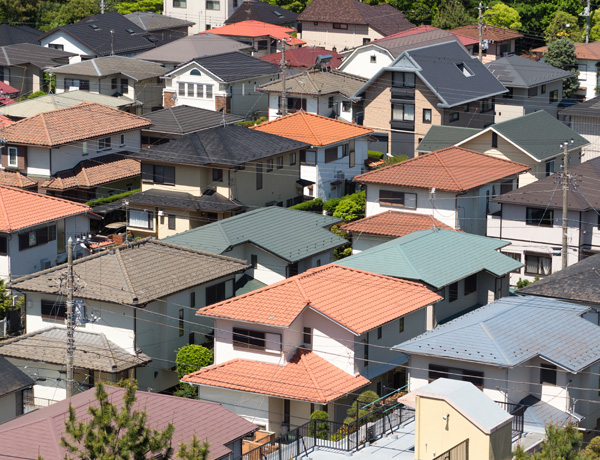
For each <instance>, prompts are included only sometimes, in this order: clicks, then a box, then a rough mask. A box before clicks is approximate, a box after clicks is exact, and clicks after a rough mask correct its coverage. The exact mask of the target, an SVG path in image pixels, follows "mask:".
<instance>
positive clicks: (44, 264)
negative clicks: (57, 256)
mask: <svg viewBox="0 0 600 460" xmlns="http://www.w3.org/2000/svg"><path fill="white" fill-rule="evenodd" d="M40 266H41V268H42V270H46V269H47V268H50V267H52V262H50V260H48V259H42V260H40Z"/></svg>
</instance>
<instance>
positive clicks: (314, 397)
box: [0, 348, 369, 458]
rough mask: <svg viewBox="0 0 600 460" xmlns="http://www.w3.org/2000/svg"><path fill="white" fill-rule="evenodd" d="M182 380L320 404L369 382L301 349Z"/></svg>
mask: <svg viewBox="0 0 600 460" xmlns="http://www.w3.org/2000/svg"><path fill="white" fill-rule="evenodd" d="M182 380H183V381H184V382H188V383H191V384H196V385H207V386H214V387H220V388H228V389H232V390H237V391H248V392H251V393H260V394H266V395H270V396H275V397H278V398H285V399H296V400H300V401H310V402H314V403H319V404H327V403H328V402H330V401H334V400H336V399H338V398H341V397H342V396H344V395H346V394H348V393H351V392H353V391H355V390H358V389H359V388H361V387H363V386H365V385H367V384H368V383H369V380H367V379H366V378H364V377H363V376H361V375H360V374H359V375H356V376H354V375H350V374H348V373H347V372H344V371H343V370H341V369H340V368H339V367H337V366H335V365H333V364H331V363H330V362H328V361H327V360H325V359H323V358H321V357H320V356H319V355H318V354H316V353H314V352H312V351H309V350H305V349H302V348H299V349H298V351H296V353H295V354H294V356H293V357H292V359H291V360H290V361H289V362H288V363H286V364H285V365H283V366H280V365H279V364H271V363H264V362H259V361H250V360H246V359H234V360H231V361H227V362H225V363H222V364H216V365H214V366H209V367H205V368H204V369H201V370H199V371H197V372H193V373H192V374H188V375H186V376H184V377H183V379H182ZM0 458H1V457H0Z"/></svg>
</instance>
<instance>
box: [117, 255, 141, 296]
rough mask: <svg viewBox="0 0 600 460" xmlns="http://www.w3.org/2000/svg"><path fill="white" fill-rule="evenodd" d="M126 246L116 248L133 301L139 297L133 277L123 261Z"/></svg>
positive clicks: (120, 266) (118, 260)
mask: <svg viewBox="0 0 600 460" xmlns="http://www.w3.org/2000/svg"><path fill="white" fill-rule="evenodd" d="M125 248H127V246H125ZM125 248H124V247H123V246H121V247H119V248H116V250H115V255H116V257H117V262H118V264H119V268H120V269H121V273H122V275H123V278H124V279H125V283H126V284H127V288H128V289H129V294H130V295H131V301H132V302H133V300H134V299H136V298H138V297H137V295H136V293H135V290H134V289H133V285H132V284H131V279H130V278H129V274H128V273H127V270H126V268H125V263H124V262H123V257H122V256H121V251H122V250H123V249H125Z"/></svg>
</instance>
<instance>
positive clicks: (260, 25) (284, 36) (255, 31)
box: [201, 21, 306, 45]
mask: <svg viewBox="0 0 600 460" xmlns="http://www.w3.org/2000/svg"><path fill="white" fill-rule="evenodd" d="M292 32H295V30H294V29H290V28H289V27H282V26H277V25H275V24H269V23H267V22H261V21H242V22H236V23H234V24H229V25H226V26H223V27H216V28H214V29H210V30H207V31H205V32H201V33H210V34H216V35H228V36H233V37H264V36H269V37H273V38H276V39H278V40H289V39H291V40H290V41H288V42H287V43H288V44H289V45H304V44H305V43H306V42H305V41H303V40H300V39H299V38H296V37H292V36H291V35H290V33H292Z"/></svg>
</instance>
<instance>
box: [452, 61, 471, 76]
mask: <svg viewBox="0 0 600 460" xmlns="http://www.w3.org/2000/svg"><path fill="white" fill-rule="evenodd" d="M456 68H457V69H458V70H460V71H461V72H462V74H463V75H464V76H465V77H472V76H473V75H475V74H474V73H473V72H472V71H471V69H469V68H468V67H467V66H466V65H465V64H464V63H463V62H459V63H458V64H456Z"/></svg>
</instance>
